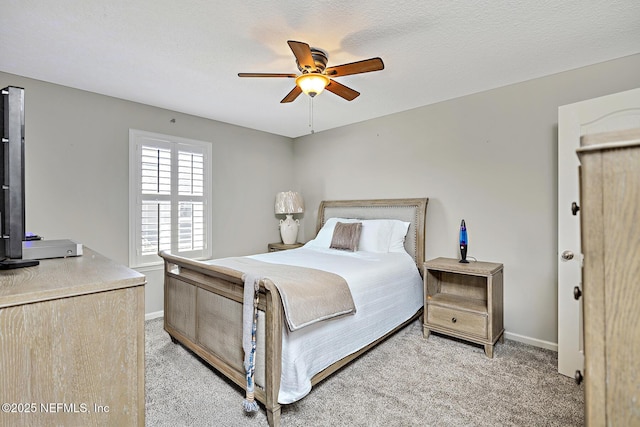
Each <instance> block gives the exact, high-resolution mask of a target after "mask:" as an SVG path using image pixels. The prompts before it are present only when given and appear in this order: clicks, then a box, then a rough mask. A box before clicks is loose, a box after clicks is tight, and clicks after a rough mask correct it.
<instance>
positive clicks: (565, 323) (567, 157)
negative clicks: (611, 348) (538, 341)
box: [558, 88, 640, 377]
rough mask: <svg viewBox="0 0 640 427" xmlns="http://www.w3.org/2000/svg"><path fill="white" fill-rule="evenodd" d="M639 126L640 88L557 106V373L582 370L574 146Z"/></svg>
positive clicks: (579, 264)
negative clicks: (596, 135) (589, 136)
mask: <svg viewBox="0 0 640 427" xmlns="http://www.w3.org/2000/svg"><path fill="white" fill-rule="evenodd" d="M637 127H640V88H639V89H634V90H630V91H626V92H621V93H617V94H613V95H608V96H603V97H601V98H595V99H590V100H587V101H582V102H577V103H575V104H570V105H565V106H562V107H560V108H559V109H558V372H559V373H561V374H563V375H567V376H570V377H574V376H575V374H576V371H580V372H582V371H583V366H584V353H583V342H582V298H579V299H575V298H574V289H575V288H576V287H577V289H578V290H579V291H580V292H581V291H582V254H581V247H580V212H579V211H578V212H577V213H576V214H575V215H574V214H573V212H572V208H571V206H572V203H574V202H575V203H576V204H577V205H578V207H579V205H580V200H579V191H580V190H579V175H578V165H579V162H578V156H577V155H576V149H577V148H578V147H579V146H580V137H581V136H582V135H586V134H592V133H600V132H606V131H614V130H623V129H631V128H637Z"/></svg>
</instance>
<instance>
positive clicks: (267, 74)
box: [238, 73, 297, 79]
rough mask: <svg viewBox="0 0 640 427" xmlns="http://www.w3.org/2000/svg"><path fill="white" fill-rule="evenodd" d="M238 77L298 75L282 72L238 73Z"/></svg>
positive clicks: (294, 76)
mask: <svg viewBox="0 0 640 427" xmlns="http://www.w3.org/2000/svg"><path fill="white" fill-rule="evenodd" d="M238 77H289V78H292V79H295V78H296V77H297V75H296V74H282V73H238Z"/></svg>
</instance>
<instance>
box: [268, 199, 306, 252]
mask: <svg viewBox="0 0 640 427" xmlns="http://www.w3.org/2000/svg"><path fill="white" fill-rule="evenodd" d="M275 212H276V215H282V214H284V215H286V216H287V218H286V219H284V220H283V219H281V220H280V236H281V237H282V243H284V244H287V245H290V244H292V243H295V242H296V240H297V238H298V227H299V226H300V221H299V220H297V219H295V220H294V219H293V214H296V213H302V212H304V202H303V201H302V196H301V195H300V193H297V192H295V191H282V192H280V193H278V194H276V206H275Z"/></svg>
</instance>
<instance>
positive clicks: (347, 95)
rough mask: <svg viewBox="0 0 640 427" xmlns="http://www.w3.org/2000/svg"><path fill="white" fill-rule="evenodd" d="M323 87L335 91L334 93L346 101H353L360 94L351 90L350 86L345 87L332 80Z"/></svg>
mask: <svg viewBox="0 0 640 427" xmlns="http://www.w3.org/2000/svg"><path fill="white" fill-rule="evenodd" d="M325 89H327V90H328V91H329V92H333V93H335V94H336V95H338V96H340V97H342V98H344V99H346V100H347V101H353V100H354V99H356V98H357V97H358V96H360V92H358V91H356V90H353V89H351V88H350V87H347V86H345V85H343V84H341V83H338V82H336V81H334V80H331V81H330V82H329V84H328V85H327V87H326V88H325Z"/></svg>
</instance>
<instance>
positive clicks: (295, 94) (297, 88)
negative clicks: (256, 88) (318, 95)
mask: <svg viewBox="0 0 640 427" xmlns="http://www.w3.org/2000/svg"><path fill="white" fill-rule="evenodd" d="M301 93H302V89H300V86H298V85H295V86H294V87H293V89H291V92H289V93H288V94H287V96H285V97H284V98H282V101H280V103H281V104H284V103H287V102H292V101H294V100H295V99H296V98H297V97H298V95H300V94H301Z"/></svg>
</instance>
